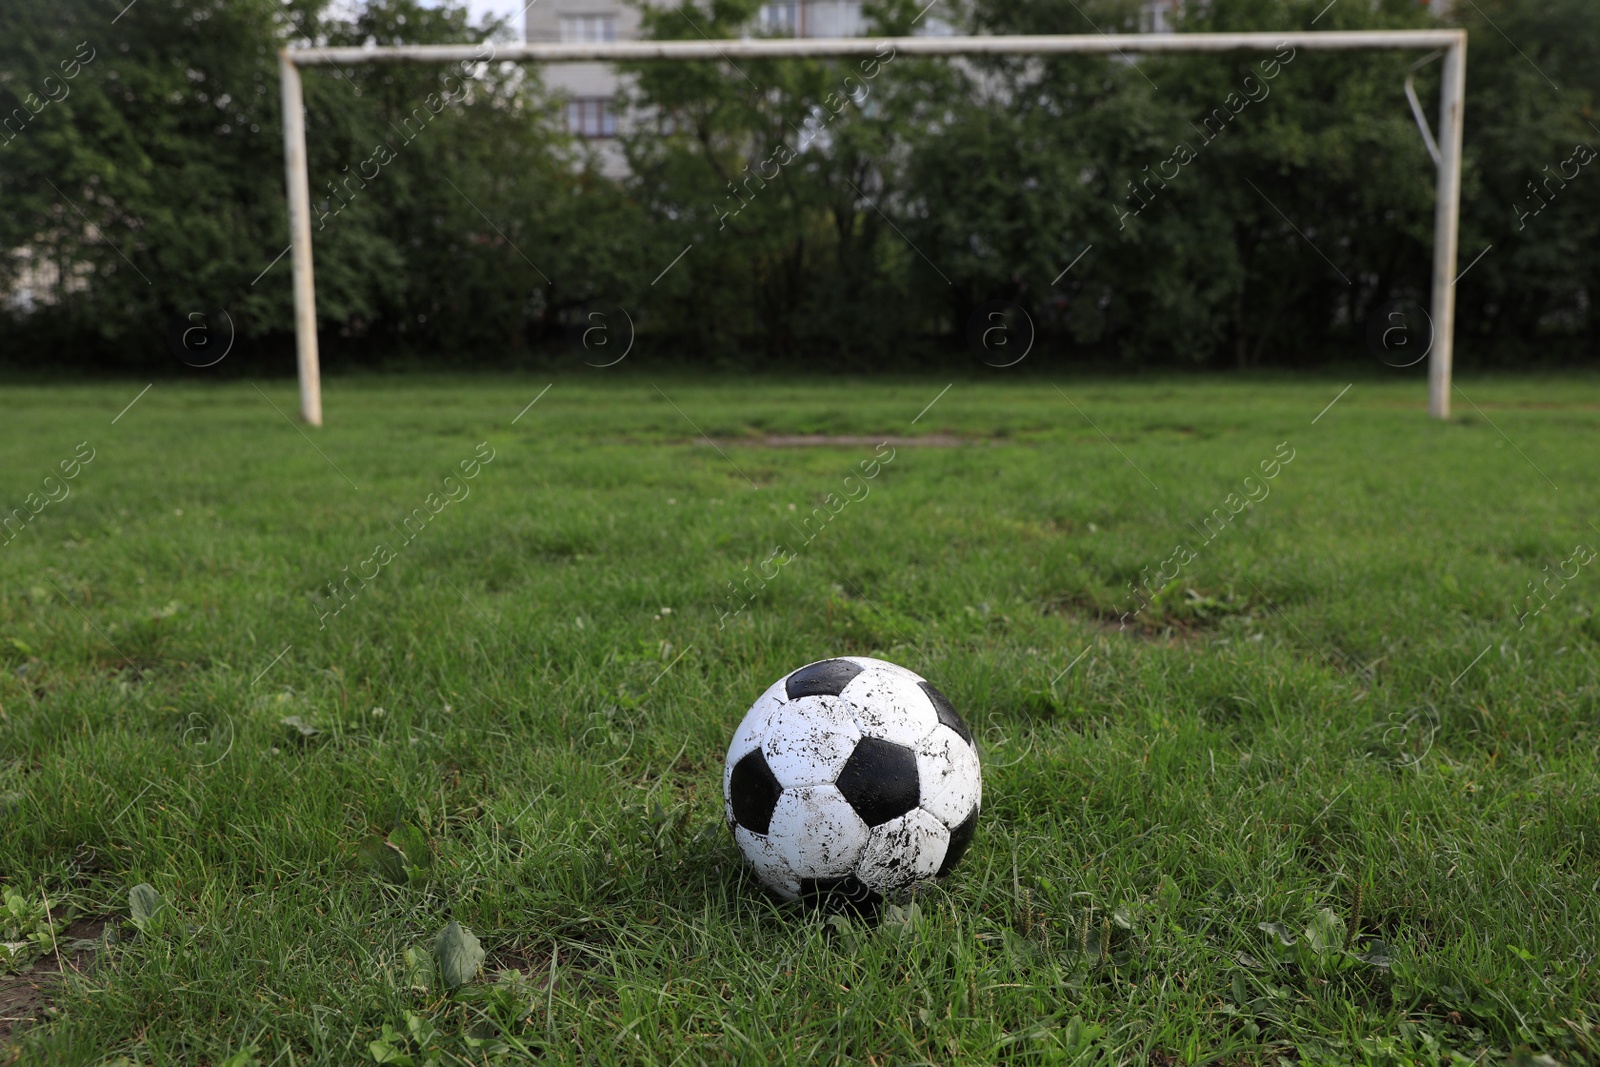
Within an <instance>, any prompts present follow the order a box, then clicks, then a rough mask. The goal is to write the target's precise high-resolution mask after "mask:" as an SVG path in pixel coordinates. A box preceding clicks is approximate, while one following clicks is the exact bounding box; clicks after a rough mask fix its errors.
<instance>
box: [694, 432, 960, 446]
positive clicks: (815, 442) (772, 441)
mask: <svg viewBox="0 0 1600 1067" xmlns="http://www.w3.org/2000/svg"><path fill="white" fill-rule="evenodd" d="M695 443H696V444H700V445H717V446H719V447H720V446H722V445H745V446H750V445H754V446H756V447H758V448H816V447H837V446H840V445H865V446H875V445H885V444H886V445H889V446H891V447H894V448H900V447H912V448H914V447H916V446H918V445H920V446H922V447H924V448H957V447H959V446H961V445H980V444H988V443H989V441H988V439H987V438H982V437H957V436H955V435H954V434H948V433H930V434H923V435H922V436H920V437H892V436H891V437H870V436H865V435H862V434H827V433H791V434H782V433H771V434H767V435H765V436H764V437H724V438H722V439H720V440H716V441H713V440H711V439H710V438H706V437H701V438H697V439H696V441H695Z"/></svg>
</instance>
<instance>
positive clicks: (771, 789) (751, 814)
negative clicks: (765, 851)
mask: <svg viewBox="0 0 1600 1067" xmlns="http://www.w3.org/2000/svg"><path fill="white" fill-rule="evenodd" d="M782 792H783V786H781V785H779V784H778V779H777V777H776V776H774V775H773V773H772V768H771V767H768V766H767V758H766V757H765V756H763V755H762V754H761V750H760V749H759V748H758V749H756V750H755V751H754V752H751V753H750V754H749V755H747V756H745V757H744V758H743V759H741V760H740V761H739V762H738V763H735V764H734V765H733V774H732V776H731V777H730V778H729V780H728V800H729V801H730V802H731V803H732V804H733V821H734V822H736V823H738V824H739V825H740V826H742V827H744V828H745V829H746V830H749V831H750V832H751V833H754V834H764V833H766V832H767V828H768V827H769V826H771V825H772V810H773V809H774V808H776V807H777V806H778V794H780V793H782Z"/></svg>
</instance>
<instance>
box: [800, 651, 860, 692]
mask: <svg viewBox="0 0 1600 1067" xmlns="http://www.w3.org/2000/svg"><path fill="white" fill-rule="evenodd" d="M860 673H861V667H860V666H859V665H858V664H855V663H851V662H850V661H849V660H847V659H825V660H823V661H822V662H821V663H813V664H811V665H810V666H809V667H801V668H800V669H799V670H797V671H795V672H794V673H793V674H791V675H789V680H788V681H787V682H785V683H784V686H783V688H784V690H785V691H786V692H787V693H788V694H789V699H790V700H798V699H800V698H801V697H836V696H838V695H839V694H840V693H841V692H843V691H844V687H845V686H847V685H849V684H850V679H852V678H854V677H855V676H856V675H858V674H860Z"/></svg>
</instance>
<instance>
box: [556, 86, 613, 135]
mask: <svg viewBox="0 0 1600 1067" xmlns="http://www.w3.org/2000/svg"><path fill="white" fill-rule="evenodd" d="M567 132H568V133H570V134H573V135H574V136H577V137H615V136H616V135H617V113H616V112H615V111H614V110H612V107H611V97H609V96H579V97H575V98H573V99H571V100H568V101H567Z"/></svg>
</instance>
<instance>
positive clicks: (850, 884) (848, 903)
mask: <svg viewBox="0 0 1600 1067" xmlns="http://www.w3.org/2000/svg"><path fill="white" fill-rule="evenodd" d="M800 899H801V901H802V902H804V903H805V905H806V906H807V907H812V908H821V909H824V910H828V911H839V910H842V911H853V912H856V913H857V914H864V913H868V912H871V911H873V910H875V909H876V908H877V906H878V905H879V904H881V903H882V902H883V897H882V896H880V895H879V894H878V893H877V892H876V891H874V890H873V889H871V888H869V887H868V886H867V884H866V883H865V882H863V881H862V880H861V879H859V878H857V877H856V876H855V875H853V874H847V875H845V876H844V877H843V878H802V879H800Z"/></svg>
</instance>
